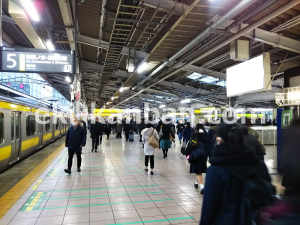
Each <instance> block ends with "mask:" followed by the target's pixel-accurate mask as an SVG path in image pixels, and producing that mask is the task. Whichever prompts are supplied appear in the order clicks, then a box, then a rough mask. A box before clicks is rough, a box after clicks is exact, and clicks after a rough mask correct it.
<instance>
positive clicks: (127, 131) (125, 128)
mask: <svg viewBox="0 0 300 225" xmlns="http://www.w3.org/2000/svg"><path fill="white" fill-rule="evenodd" d="M123 126H124V131H125V137H126V141H128V140H129V131H130V130H131V126H130V123H127V121H126V119H125V120H124V123H123Z"/></svg>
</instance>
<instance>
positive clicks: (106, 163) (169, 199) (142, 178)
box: [0, 135, 281, 225]
mask: <svg viewBox="0 0 300 225" xmlns="http://www.w3.org/2000/svg"><path fill="white" fill-rule="evenodd" d="M135 136H136V140H135V142H130V143H128V142H125V141H124V139H122V140H120V139H115V137H114V135H111V139H110V140H104V142H103V144H102V145H101V148H100V149H98V151H99V153H91V152H90V150H91V140H90V139H88V141H87V145H86V147H85V148H84V150H83V155H82V157H83V163H82V172H81V173H78V172H76V156H75V157H74V160H75V161H74V164H73V171H72V174H71V175H67V174H65V173H64V172H63V169H64V168H66V164H67V157H68V154H67V149H64V150H63V151H62V152H61V153H60V154H59V156H58V157H56V159H55V160H54V161H53V162H52V163H51V165H50V166H48V167H47V169H46V170H45V171H41V172H42V174H41V175H40V176H39V177H38V179H36V180H35V181H34V182H33V183H32V184H31V186H30V188H29V189H28V190H26V192H25V193H24V194H23V195H22V197H21V198H20V199H19V200H18V201H17V202H16V203H15V204H14V205H13V206H12V207H11V208H10V210H9V211H8V212H7V213H6V214H5V215H4V216H3V217H2V219H1V220H0V225H4V224H5V225H6V224H10V225H25V224H26V225H33V224H35V225H37V224H42V225H49V224H52V225H53V224H84V225H88V224H90V225H93V224H97V225H99V224H100V225H101V224H144V223H147V224H155V225H156V224H157V225H160V224H198V221H199V219H200V213H201V204H202V199H203V196H202V195H200V193H199V190H197V189H195V188H194V187H193V183H194V181H195V176H194V175H192V174H189V173H188V171H189V164H188V162H187V160H186V159H185V157H184V156H182V155H181V153H180V145H179V143H177V145H176V147H174V146H173V147H172V149H171V150H170V151H169V157H168V158H167V159H163V157H162V153H161V151H160V150H157V152H156V156H155V170H154V173H155V174H154V175H152V176H151V175H150V174H149V173H146V172H144V170H143V169H144V152H143V148H142V144H141V143H139V142H138V140H137V135H135ZM104 137H106V136H104ZM104 139H105V138H104ZM267 151H268V156H267V157H266V162H267V165H268V167H269V169H270V172H271V173H272V178H273V180H274V182H275V184H277V185H278V184H279V183H280V181H281V178H280V176H278V175H277V173H276V168H275V165H276V158H275V155H276V154H275V148H274V147H272V146H271V147H268V148H267ZM25 178H26V177H25Z"/></svg>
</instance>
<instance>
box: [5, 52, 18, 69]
mask: <svg viewBox="0 0 300 225" xmlns="http://www.w3.org/2000/svg"><path fill="white" fill-rule="evenodd" d="M16 56H17V55H16V54H7V62H11V63H12V64H11V65H7V68H15V67H16V65H17V61H16V60H15V59H13V57H16Z"/></svg>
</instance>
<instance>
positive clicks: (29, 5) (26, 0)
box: [21, 0, 40, 22]
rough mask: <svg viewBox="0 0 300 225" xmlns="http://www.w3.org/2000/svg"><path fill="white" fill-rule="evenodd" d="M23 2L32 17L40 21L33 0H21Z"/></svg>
mask: <svg viewBox="0 0 300 225" xmlns="http://www.w3.org/2000/svg"><path fill="white" fill-rule="evenodd" d="M21 3H22V5H23V7H24V9H25V11H26V12H27V14H28V15H29V16H30V18H31V19H32V20H33V21H35V22H39V21H40V17H39V14H38V12H37V10H36V8H35V5H34V4H33V2H32V0H21Z"/></svg>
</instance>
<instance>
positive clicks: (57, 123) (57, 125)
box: [55, 119, 59, 129]
mask: <svg viewBox="0 0 300 225" xmlns="http://www.w3.org/2000/svg"><path fill="white" fill-rule="evenodd" d="M58 128H59V119H57V122H56V128H55V129H58Z"/></svg>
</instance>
